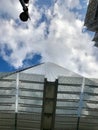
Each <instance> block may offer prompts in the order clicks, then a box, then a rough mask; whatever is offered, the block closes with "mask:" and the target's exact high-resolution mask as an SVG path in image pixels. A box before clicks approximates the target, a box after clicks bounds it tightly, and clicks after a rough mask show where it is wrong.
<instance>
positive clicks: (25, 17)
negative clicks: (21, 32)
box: [19, 12, 29, 22]
mask: <svg viewBox="0 0 98 130" xmlns="http://www.w3.org/2000/svg"><path fill="white" fill-rule="evenodd" d="M19 17H20V19H21V21H23V22H26V21H27V20H28V18H29V16H28V14H27V13H26V12H22V13H21V14H20V16H19Z"/></svg>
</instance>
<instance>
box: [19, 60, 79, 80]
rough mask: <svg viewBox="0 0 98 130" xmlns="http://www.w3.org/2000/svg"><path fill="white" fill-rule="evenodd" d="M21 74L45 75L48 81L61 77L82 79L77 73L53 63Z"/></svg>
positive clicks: (32, 68) (29, 69) (28, 69)
mask: <svg viewBox="0 0 98 130" xmlns="http://www.w3.org/2000/svg"><path fill="white" fill-rule="evenodd" d="M21 72H22V73H29V74H40V75H45V77H46V78H47V80H48V81H54V80H55V79H57V78H58V77H59V76H67V77H81V76H80V75H79V74H76V73H75V72H72V71H70V70H68V69H66V68H64V67H62V66H59V65H57V64H55V63H51V62H47V63H44V64H40V65H38V66H35V67H31V68H27V69H25V70H23V71H21Z"/></svg>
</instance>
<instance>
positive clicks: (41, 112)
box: [0, 70, 98, 130]
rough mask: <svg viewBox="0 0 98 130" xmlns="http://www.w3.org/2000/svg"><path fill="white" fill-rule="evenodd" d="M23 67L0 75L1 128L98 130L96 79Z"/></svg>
mask: <svg viewBox="0 0 98 130" xmlns="http://www.w3.org/2000/svg"><path fill="white" fill-rule="evenodd" d="M26 71H27V70H23V71H21V72H15V73H13V74H6V75H4V74H3V76H1V77H0V130H98V79H88V78H84V77H82V76H79V77H78V76H77V77H76V75H75V76H74V75H72V76H71V75H70V76H59V77H58V78H57V79H55V80H54V81H48V80H47V78H46V77H45V76H44V75H38V74H31V73H27V72H29V71H27V72H26ZM25 72H26V73H25ZM1 75H2V74H1Z"/></svg>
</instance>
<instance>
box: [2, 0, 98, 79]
mask: <svg viewBox="0 0 98 130" xmlns="http://www.w3.org/2000/svg"><path fill="white" fill-rule="evenodd" d="M87 3H88V0H30V3H29V13H30V17H31V20H28V21H27V22H22V21H21V20H20V19H19V14H20V13H21V12H22V7H21V4H20V3H19V0H0V71H2V72H3V71H13V70H15V69H19V68H24V67H27V66H30V65H34V64H38V63H40V62H53V63H56V64H58V65H61V66H63V67H65V68H67V69H70V70H72V71H74V72H78V73H80V74H82V75H85V76H92V77H98V57H97V55H98V49H97V48H96V47H94V43H93V42H92V41H91V40H92V37H93V35H94V34H92V33H90V32H88V31H86V29H85V27H84V26H83V25H84V18H85V14H86V9H87Z"/></svg>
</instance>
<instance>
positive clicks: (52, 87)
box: [41, 79, 58, 130]
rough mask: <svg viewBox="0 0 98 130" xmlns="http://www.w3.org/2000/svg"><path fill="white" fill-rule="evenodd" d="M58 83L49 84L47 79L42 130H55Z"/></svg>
mask: <svg viewBox="0 0 98 130" xmlns="http://www.w3.org/2000/svg"><path fill="white" fill-rule="evenodd" d="M57 87H58V81H57V80H56V81H55V82H48V81H47V79H45V84H44V93H43V108H42V117H41V130H54V124H55V111H56V100H57Z"/></svg>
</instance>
